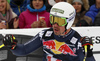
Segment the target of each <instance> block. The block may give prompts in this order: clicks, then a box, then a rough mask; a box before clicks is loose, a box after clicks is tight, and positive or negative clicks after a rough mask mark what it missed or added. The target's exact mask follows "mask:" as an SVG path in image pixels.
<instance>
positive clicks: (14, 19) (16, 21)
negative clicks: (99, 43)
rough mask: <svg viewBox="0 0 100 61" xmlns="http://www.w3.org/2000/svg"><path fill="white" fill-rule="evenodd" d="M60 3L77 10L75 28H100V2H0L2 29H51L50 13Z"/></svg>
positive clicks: (81, 0)
mask: <svg viewBox="0 0 100 61" xmlns="http://www.w3.org/2000/svg"><path fill="white" fill-rule="evenodd" d="M58 2H68V3H70V4H72V5H73V7H74V8H75V10H76V18H75V21H74V24H73V27H76V26H100V21H99V18H100V0H92V1H91V0H0V29H11V28H12V29H16V28H44V27H51V26H52V25H51V24H50V21H49V16H50V14H49V12H50V9H51V7H52V6H53V5H54V4H56V3H58Z"/></svg>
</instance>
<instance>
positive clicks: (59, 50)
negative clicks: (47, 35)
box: [43, 40, 77, 56]
mask: <svg viewBox="0 0 100 61" xmlns="http://www.w3.org/2000/svg"><path fill="white" fill-rule="evenodd" d="M43 46H46V48H47V49H50V50H51V51H52V52H53V53H55V54H70V55H72V56H77V55H76V54H75V52H76V48H73V49H71V48H70V47H69V46H68V45H67V44H66V43H65V42H59V41H57V40H49V41H44V40H43Z"/></svg>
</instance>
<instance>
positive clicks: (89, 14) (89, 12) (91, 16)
mask: <svg viewBox="0 0 100 61" xmlns="http://www.w3.org/2000/svg"><path fill="white" fill-rule="evenodd" d="M85 16H88V17H89V18H91V19H92V23H93V22H94V19H95V14H94V13H93V12H92V11H88V12H87V13H86V14H85Z"/></svg>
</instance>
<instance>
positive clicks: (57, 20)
mask: <svg viewBox="0 0 100 61" xmlns="http://www.w3.org/2000/svg"><path fill="white" fill-rule="evenodd" d="M50 23H51V24H52V25H53V24H55V23H57V24H58V25H59V26H65V25H66V24H67V20H66V18H63V17H57V16H53V15H50Z"/></svg>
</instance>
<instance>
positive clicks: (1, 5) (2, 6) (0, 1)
mask: <svg viewBox="0 0 100 61" xmlns="http://www.w3.org/2000/svg"><path fill="white" fill-rule="evenodd" d="M6 7H7V1H6V0H0V12H4V11H5V10H6Z"/></svg>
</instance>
